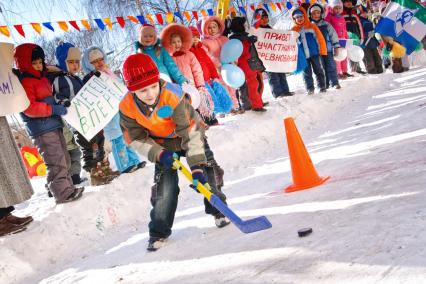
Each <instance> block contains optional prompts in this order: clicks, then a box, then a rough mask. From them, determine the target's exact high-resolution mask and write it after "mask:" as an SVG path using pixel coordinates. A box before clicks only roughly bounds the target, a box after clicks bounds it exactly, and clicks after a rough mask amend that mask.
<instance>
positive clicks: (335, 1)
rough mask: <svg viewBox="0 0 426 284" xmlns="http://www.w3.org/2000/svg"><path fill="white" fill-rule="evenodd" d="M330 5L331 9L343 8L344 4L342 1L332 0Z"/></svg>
mask: <svg viewBox="0 0 426 284" xmlns="http://www.w3.org/2000/svg"><path fill="white" fill-rule="evenodd" d="M328 5H330V7H331V8H334V7H337V6H340V7H343V2H342V0H330V2H328Z"/></svg>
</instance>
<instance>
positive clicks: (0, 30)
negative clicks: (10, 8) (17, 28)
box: [0, 26, 10, 37]
mask: <svg viewBox="0 0 426 284" xmlns="http://www.w3.org/2000/svg"><path fill="white" fill-rule="evenodd" d="M0 33H2V34H3V35H5V36H7V37H10V31H9V28H8V27H7V26H0Z"/></svg>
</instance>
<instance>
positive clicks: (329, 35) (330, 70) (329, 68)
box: [308, 3, 341, 89]
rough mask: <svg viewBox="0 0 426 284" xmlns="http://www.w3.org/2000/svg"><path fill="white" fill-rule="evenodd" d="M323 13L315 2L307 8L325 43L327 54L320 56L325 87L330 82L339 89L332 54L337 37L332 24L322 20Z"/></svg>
mask: <svg viewBox="0 0 426 284" xmlns="http://www.w3.org/2000/svg"><path fill="white" fill-rule="evenodd" d="M324 14H325V13H324V8H323V7H322V6H321V5H320V4H317V3H315V4H312V5H311V6H310V7H309V9H308V15H309V19H310V20H311V21H312V23H314V24H316V25H317V26H318V27H319V29H320V30H321V33H322V35H323V36H324V39H325V42H326V44H327V55H326V56H322V63H323V66H324V69H325V84H326V88H327V89H328V88H329V86H330V84H331V87H332V88H335V89H340V88H341V87H340V85H339V80H338V79H337V70H336V62H335V61H334V55H333V54H337V52H338V48H339V47H340V44H339V38H338V36H337V33H336V31H335V30H334V28H333V26H332V25H331V24H330V23H328V22H326V21H324Z"/></svg>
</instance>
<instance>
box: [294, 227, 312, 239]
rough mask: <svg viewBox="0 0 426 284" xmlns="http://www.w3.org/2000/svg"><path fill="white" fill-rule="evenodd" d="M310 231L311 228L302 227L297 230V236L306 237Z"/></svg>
mask: <svg viewBox="0 0 426 284" xmlns="http://www.w3.org/2000/svg"><path fill="white" fill-rule="evenodd" d="M311 233H312V228H303V229H300V230H298V231H297V234H298V235H299V237H301V238H302V237H306V236H307V235H309V234H311Z"/></svg>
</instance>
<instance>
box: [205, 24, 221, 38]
mask: <svg viewBox="0 0 426 284" xmlns="http://www.w3.org/2000/svg"><path fill="white" fill-rule="evenodd" d="M207 32H208V33H209V35H212V36H214V35H216V34H217V33H219V25H218V24H217V23H216V22H215V21H212V22H211V23H210V24H209V25H208V26H207Z"/></svg>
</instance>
